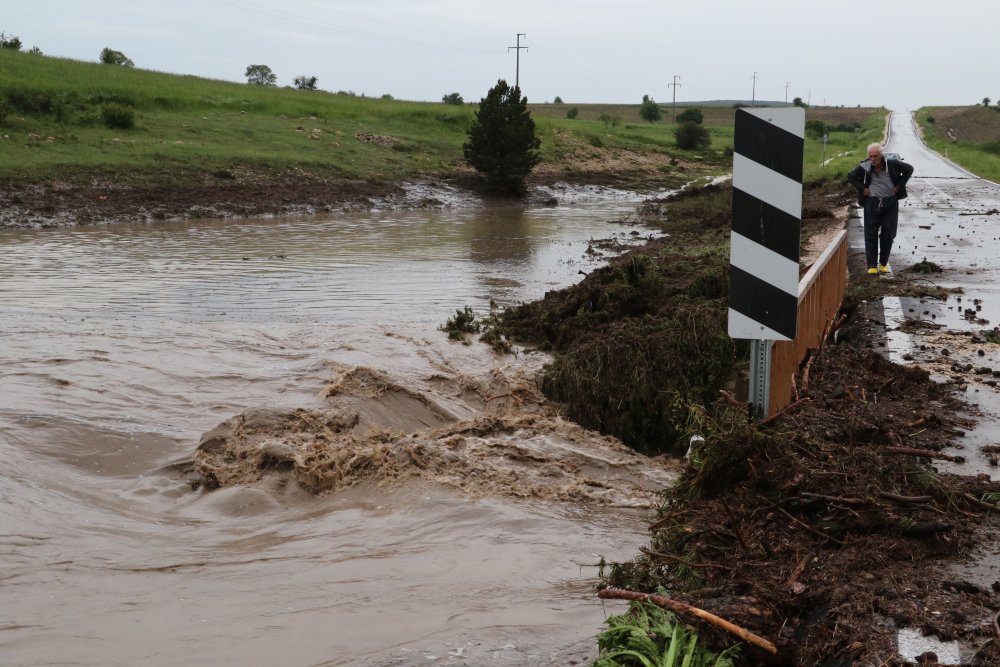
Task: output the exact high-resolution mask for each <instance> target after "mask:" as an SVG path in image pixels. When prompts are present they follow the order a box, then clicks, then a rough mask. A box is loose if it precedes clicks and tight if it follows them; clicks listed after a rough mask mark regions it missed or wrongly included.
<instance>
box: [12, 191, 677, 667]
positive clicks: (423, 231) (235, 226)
mask: <svg viewBox="0 0 1000 667" xmlns="http://www.w3.org/2000/svg"><path fill="white" fill-rule="evenodd" d="M631 205H632V202H628V201H627V200H624V199H619V200H617V201H615V202H612V203H611V204H600V203H593V202H591V203H587V204H581V205H580V206H573V207H568V206H564V207H551V208H542V209H537V210H534V209H529V210H524V209H515V208H511V209H491V210H486V211H471V210H465V211H453V212H452V211H432V212H419V213H402V214H371V215H353V216H352V215H345V216H330V217H316V218H298V219H266V220H246V221H206V222H196V223H194V222H188V223H167V224H157V225H148V226H147V225H135V226H118V227H104V228H76V229H57V230H44V231H17V232H0V251H2V253H3V258H4V261H3V262H2V263H0V339H2V341H3V345H2V347H0V378H2V385H0V501H2V502H3V507H4V509H3V512H2V514H0V558H2V559H3V561H4V564H5V566H4V569H3V571H2V572H0V599H3V601H4V602H3V604H2V605H0V654H2V655H3V656H4V663H5V664H49V663H59V664H81V665H89V664H95V665H96V664H100V665H134V664H145V665H173V664H177V663H178V662H181V661H183V662H190V663H193V664H262V665H263V664H276V663H278V662H281V663H282V664H303V665H304V664H330V665H349V664H370V665H389V664H393V665H408V664H463V663H462V662H461V661H469V662H471V663H472V664H476V663H482V662H486V661H491V662H499V663H500V664H546V662H545V660H548V659H549V658H551V659H552V660H556V661H558V660H559V658H558V656H559V655H565V654H564V653H562V652H563V651H565V650H566V647H570V646H573V645H576V644H578V643H579V642H580V641H581V640H585V639H586V638H587V637H589V636H590V635H592V634H593V632H594V630H595V629H596V628H597V626H599V625H600V623H601V620H602V613H601V609H600V607H599V606H598V605H597V604H596V603H595V602H593V600H592V596H591V595H590V586H591V585H592V583H593V580H592V577H593V575H594V573H595V570H594V569H593V568H584V567H582V565H584V564H587V565H593V564H594V563H596V562H597V560H598V556H596V555H594V554H595V553H600V554H603V555H605V556H608V557H615V556H624V555H627V554H629V553H631V552H632V551H633V550H634V548H635V547H636V546H637V545H638V543H639V542H640V541H641V537H642V533H643V531H642V522H643V521H644V520H645V518H646V514H645V513H644V512H642V511H639V510H635V509H628V508H626V507H624V506H623V505H627V504H629V502H625V501H622V502H616V503H614V504H617V505H618V506H617V507H613V506H608V505H607V503H606V502H604V503H603V504H602V502H597V501H595V502H593V503H590V502H589V501H588V502H584V503H583V504H578V503H567V502H559V501H557V500H539V499H537V498H536V499H535V500H533V501H527V500H523V499H522V500H518V499H516V498H514V497H511V495H510V494H507V495H505V494H504V493H503V489H502V488H499V487H498V485H497V484H494V485H493V486H490V485H489V484H485V483H484V484H482V485H480V486H477V487H475V488H476V489H478V490H479V492H478V493H472V492H471V491H472V490H473V489H472V487H471V486H470V487H469V488H466V489H465V490H464V491H463V490H462V489H463V487H462V485H461V484H455V483H452V484H451V487H453V488H449V487H448V486H442V485H441V484H440V483H439V482H440V480H442V479H444V478H445V477H446V475H445V473H447V472H448V469H449V466H448V464H447V461H448V459H447V458H441V457H437V458H434V457H432V456H430V455H429V453H433V452H434V451H435V450H434V448H435V447H436V443H438V442H445V440H437V439H436V438H439V439H440V438H445V437H446V436H447V438H449V439H447V443H449V446H453V445H455V443H456V442H457V440H456V439H455V438H456V437H457V436H454V434H455V433H458V432H460V431H461V428H462V427H461V424H462V423H463V422H461V420H463V419H465V420H473V419H474V417H475V414H476V412H477V411H479V410H486V409H487V407H489V408H490V409H494V408H496V406H497V405H498V402H497V401H494V400H493V399H494V398H496V396H493V395H488V394H489V393H490V392H486V393H480V394H476V393H475V392H474V391H472V390H471V389H468V387H470V386H472V384H474V383H475V378H481V377H484V376H486V375H488V374H489V373H491V372H494V371H495V369H497V368H502V369H503V372H504V373H507V374H508V375H510V376H513V375H514V374H516V373H530V372H532V371H533V370H535V369H537V368H538V366H539V365H540V364H541V363H543V362H544V359H543V358H541V357H540V356H539V355H527V356H525V355H522V356H521V357H519V358H517V359H512V358H506V359H503V358H498V357H495V356H494V355H493V354H492V352H490V351H488V350H486V349H485V348H484V347H483V346H481V345H478V344H477V345H472V346H468V347H466V346H463V345H461V344H457V343H453V342H449V341H447V340H446V339H445V336H444V334H442V333H441V332H440V331H438V330H437V327H438V325H440V324H441V323H442V322H443V321H444V320H445V319H446V318H447V317H448V316H449V315H450V314H452V313H453V312H454V310H455V309H456V308H459V307H462V306H464V305H470V306H472V307H473V308H474V309H476V310H479V311H485V310H486V309H487V308H488V306H489V303H490V302H491V301H496V302H499V303H501V304H509V303H513V302H516V301H520V300H528V299H532V298H537V297H539V296H541V295H542V294H543V293H544V292H545V291H546V290H548V289H552V288H555V287H559V286H562V285H566V284H569V283H570V282H573V281H575V280H576V279H577V277H578V273H579V272H580V271H584V272H587V271H590V270H592V269H593V268H594V267H595V266H597V265H598V264H600V263H601V259H600V257H595V256H594V255H593V254H592V253H587V252H586V250H587V242H588V241H589V240H590V239H592V238H594V239H597V238H606V237H608V236H612V235H615V236H617V237H619V238H620V239H621V240H623V241H628V240H629V239H631V238H633V237H635V236H637V235H641V236H644V235H646V234H648V230H644V229H642V228H634V227H623V226H620V225H608V224H607V221H608V220H611V219H616V218H620V217H622V216H624V215H626V214H627V213H628V211H629V210H630V207H631ZM356 368H360V369H377V373H378V374H381V375H380V377H381V376H384V377H387V378H391V381H392V383H393V385H392V386H394V387H397V388H398V389H399V391H398V392H397V393H398V394H399V396H403V397H404V398H405V397H416V398H415V399H413V400H410V399H409V398H407V400H409V401H410V403H412V404H413V405H414V406H416V407H412V408H408V407H407V405H408V403H406V402H405V401H403V400H402V399H399V400H397V401H396V402H388V399H389V398H392V396H391V395H390V396H388V397H386V396H385V395H384V394H382V395H379V396H378V397H374V398H373V396H374V395H373V396H368V395H365V396H363V397H348V398H351V399H352V400H354V399H355V398H356V399H357V400H356V402H355V403H353V404H352V405H355V407H357V406H358V405H362V404H363V407H364V409H366V410H368V411H369V412H370V413H371V414H372V415H375V417H373V419H376V421H377V418H378V417H379V416H380V415H381V416H385V415H389V416H391V417H392V418H394V419H398V420H399V423H400V424H407V423H410V422H413V420H417V421H420V420H421V419H422V420H424V422H426V421H427V420H430V421H432V422H434V419H431V418H430V417H427V418H424V417H421V414H422V413H421V412H420V410H424V409H431V408H433V410H435V411H436V412H434V414H435V415H439V414H440V415H446V416H447V418H445V417H441V419H440V422H441V423H437V422H435V423H428V424H427V427H428V428H431V427H435V428H437V427H441V430H440V432H439V431H434V430H431V431H421V432H420V433H413V434H412V435H408V436H406V437H407V438H408V440H406V444H407V446H418V445H419V447H422V448H423V449H421V450H419V451H421V452H423V453H424V454H423V456H422V457H420V456H418V457H417V459H415V460H417V461H421V462H422V461H423V459H427V461H430V460H431V459H434V460H435V461H437V467H436V468H432V467H430V466H429V467H428V468H427V469H426V470H425V469H421V470H420V471H419V472H421V473H424V474H423V476H421V475H416V474H407V475H403V476H402V477H400V473H399V472H398V466H397V468H392V469H391V471H392V475H388V473H386V474H383V476H382V477H372V478H371V481H368V482H365V481H364V480H363V479H362V480H361V481H360V482H358V483H353V484H352V485H350V486H348V487H345V488H343V489H341V490H339V491H337V492H336V493H329V492H328V493H324V494H319V495H317V494H315V493H310V492H307V491H306V490H305V489H304V488H303V487H302V486H301V485H300V484H299V482H298V481H297V480H295V479H294V478H288V477H281V476H276V475H270V474H265V475H264V476H263V477H262V478H260V479H257V481H255V482H254V483H252V484H240V485H236V486H229V487H225V488H221V489H218V490H214V491H207V490H205V489H204V488H201V489H195V488H194V487H196V486H197V483H195V482H194V481H193V479H192V477H191V460H192V456H193V455H194V453H195V447H196V446H197V444H198V441H199V438H200V436H201V434H202V433H205V432H207V431H210V430H211V429H213V428H215V427H216V426H217V425H218V424H220V423H223V422H225V421H226V420H228V419H230V418H231V417H233V415H237V414H241V413H243V412H244V411H247V410H252V409H256V408H266V409H267V410H271V411H275V412H276V413H279V414H296V415H298V414H306V415H311V414H319V413H321V412H322V411H323V410H326V409H329V407H330V403H329V400H328V398H327V396H326V393H325V392H328V385H329V383H330V382H331V381H332V380H333V379H335V378H336V377H337V375H338V373H343V372H344V371H345V369H356ZM374 372H375V371H373V373H374ZM504 377H506V376H504ZM484 391H485V390H484ZM491 391H492V390H491ZM507 391H508V393H511V394H512V395H513V393H512V392H513V390H512V389H510V388H509V386H508V388H507ZM376 399H379V400H381V401H382V402H381V403H380V402H378V400H376ZM344 400H347V399H344ZM414 401H415V402H414ZM507 404H508V407H511V406H513V407H516V406H517V402H516V401H515V400H513V399H508V400H507ZM420 406H423V407H420ZM427 406H430V407H427ZM418 408H419V410H418ZM407 410H410V412H409V413H407ZM366 414H368V413H366ZM407 414H409V419H410V421H409V422H408V421H407ZM505 414H506V413H505ZM435 419H436V418H435ZM497 419H499V418H497ZM503 419H505V420H507V421H504V422H503V423H504V428H505V429H507V432H505V433H504V434H502V435H500V434H498V435H492V434H491V433H489V432H488V431H485V430H476V431H475V437H472V436H462V437H466V438H467V442H466V443H465V444H466V445H467V446H466V447H465V449H461V450H459V449H453V450H450V451H449V452H445V453H443V454H442V455H441V456H445V455H447V456H465V457H469V456H480V455H483V454H482V453H483V452H488V453H490V455H491V456H493V457H494V459H495V462H494V463H493V464H491V465H492V466H494V467H493V468H491V469H496V470H499V471H500V472H498V473H496V475H500V474H501V473H504V474H506V472H505V469H504V468H503V465H504V464H503V461H505V460H508V459H510V460H515V459H516V464H517V465H519V466H531V465H533V463H532V461H533V460H534V459H537V458H538V457H545V456H548V457H551V458H552V461H553V462H558V460H559V459H561V458H562V457H563V456H564V453H571V454H572V456H574V457H577V458H578V459H579V461H580V462H579V463H576V464H573V466H569V465H564V466H563V468H566V469H567V471H568V472H567V473H566V474H567V475H570V474H576V473H575V472H574V471H575V470H576V469H580V470H583V471H584V472H586V473H587V474H594V475H596V474H600V475H604V476H605V478H607V479H614V478H615V477H616V476H622V477H623V478H628V479H629V480H631V482H630V483H632V484H635V485H636V486H637V487H639V486H641V485H642V484H646V485H647V486H655V484H657V483H661V482H662V481H663V480H664V479H666V477H665V476H664V475H665V474H666V473H664V471H662V470H661V469H659V468H657V467H656V466H653V465H652V464H650V468H649V470H644V469H643V465H644V464H641V463H635V462H632V461H631V459H629V460H628V462H625V463H623V462H621V461H618V459H616V458H615V457H622V456H624V455H622V454H621V453H620V452H618V451H617V450H614V451H613V455H612V454H609V452H612V450H609V449H608V446H609V445H608V443H607V442H606V440H605V439H603V438H600V437H598V436H593V437H592V438H591V437H590V436H588V435H586V434H585V433H583V432H577V431H572V432H569V431H567V429H566V428H564V427H562V426H559V425H558V424H556V423H555V422H553V421H551V419H549V418H548V417H546V418H545V419H542V418H540V417H532V421H531V427H530V428H528V427H526V426H524V424H522V423H521V422H517V421H516V416H515V415H508V416H505V417H503ZM452 420H459V421H457V424H458V425H457V426H456V425H455V424H453V423H452ZM501 421H502V420H501ZM414 423H416V422H414ZM470 423H471V422H470ZM498 423H499V422H498ZM526 423H527V422H526ZM477 424H478V422H477ZM418 426H423V423H421V424H418ZM359 428H360V427H359ZM370 428H375V427H374V426H371V427H370ZM408 428H409V427H408ZM448 428H450V429H451V431H448V432H447V433H445V430H447V429H448ZM474 428H479V427H478V426H475V427H470V429H474ZM462 432H463V433H464V431H462ZM317 433H318V431H317ZM376 436H378V434H377V433H374V435H373V434H370V433H367V432H366V433H359V434H358V437H372V438H375V437H376ZM392 437H393V438H397V440H394V441H392V442H403V440H400V439H399V438H402V437H403V436H402V435H401V434H400V435H394V436H392ZM387 442H388V441H387ZM442 451H444V450H442ZM466 451H468V452H469V453H465V452H466ZM511 452H513V454H512V453H511ZM525 457H527V458H525ZM532 457H534V458H532ZM442 461H443V463H442ZM622 461H625V459H624V458H623V459H622ZM463 465H465V466H466V469H473V468H474V466H472V465H471V464H470V463H469V459H465V460H464V463H463ZM540 465H541V463H539V466H540ZM553 465H554V463H553ZM497 466H500V467H497ZM570 468H572V470H570ZM387 470H388V468H387ZM428 471H430V472H428ZM594 471H599V472H594ZM411 472H412V471H411ZM431 473H433V474H431ZM467 474H473V475H474V473H467ZM387 475H388V476H387ZM453 477H454V475H453ZM503 479H506V478H503V477H496V478H495V480H503ZM495 480H494V481H495ZM567 480H569V481H565V483H566V484H570V483H573V480H570V479H569V477H567ZM451 481H452V482H454V479H452V480H451ZM593 484H594V482H593V481H591V480H588V481H586V482H585V484H584V485H585V486H586V485H593ZM650 490H651V489H644V490H637V491H636V492H635V497H639V496H641V495H642V494H643V493H648V492H649V491H650ZM609 493H610V491H609ZM514 495H516V494H514ZM545 497H551V498H560V497H562V496H560V494H558V493H552V494H551V495H550V496H545ZM581 497H582V496H581ZM609 497H610V496H609ZM594 498H597V499H598V500H600V498H601V497H600V496H596V495H595V496H594ZM626 500H627V499H626Z"/></svg>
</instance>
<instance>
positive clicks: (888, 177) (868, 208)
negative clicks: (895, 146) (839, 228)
mask: <svg viewBox="0 0 1000 667" xmlns="http://www.w3.org/2000/svg"><path fill="white" fill-rule="evenodd" d="M912 175H913V167H912V166H911V165H908V164H906V163H905V162H903V161H902V160H896V159H891V158H890V159H888V160H887V159H885V158H884V157H883V156H882V146H881V145H880V144H871V145H869V146H868V159H867V160H863V161H862V162H861V164H859V165H858V166H857V167H855V168H854V169H853V170H851V173H849V174H848V175H847V180H848V181H850V182H851V185H853V186H854V187H855V188H857V189H858V205H859V206H861V207H862V208H863V209H864V212H865V213H864V215H865V217H864V221H865V260H866V261H867V263H868V273H869V274H870V275H875V274H877V273H889V272H890V271H891V270H892V269H890V268H889V252H890V251H891V250H892V240H893V239H894V238H896V224H897V222H898V220H899V200H900V199H905V198H906V182H907V181H909V180H910V176H912Z"/></svg>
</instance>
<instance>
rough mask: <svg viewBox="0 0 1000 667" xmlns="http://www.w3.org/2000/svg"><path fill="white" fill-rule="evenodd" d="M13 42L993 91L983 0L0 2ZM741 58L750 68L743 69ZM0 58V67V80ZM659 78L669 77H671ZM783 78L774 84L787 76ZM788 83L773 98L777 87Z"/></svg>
mask: <svg viewBox="0 0 1000 667" xmlns="http://www.w3.org/2000/svg"><path fill="white" fill-rule="evenodd" d="M3 4H4V7H3V9H2V11H0V31H2V32H5V33H6V34H7V35H17V36H18V37H20V38H21V41H22V42H23V43H24V48H25V49H26V50H27V49H29V48H31V47H32V46H37V47H38V48H40V49H41V50H42V51H43V52H44V53H45V54H47V55H53V56H62V57H68V58H75V59H78V60H87V61H96V60H97V59H98V56H99V54H100V51H101V49H102V48H104V47H110V48H112V49H115V50H118V51H122V52H123V53H124V54H125V55H126V56H128V57H129V58H131V59H132V60H133V61H134V62H135V65H136V67H139V68H144V69H153V70H160V71H164V72H172V73H177V74H194V75H198V76H204V77H209V78H215V79H224V80H228V81H236V82H245V81H246V77H245V71H246V68H247V66H248V65H251V64H261V65H267V66H269V67H270V68H271V69H272V70H273V71H274V73H275V74H277V76H278V84H279V85H291V84H292V80H293V78H294V77H296V76H298V75H307V76H316V77H318V87H319V88H322V89H324V90H331V91H338V90H352V91H355V92H357V93H359V94H360V93H364V94H366V95H369V96H380V95H383V94H386V93H388V94H391V95H392V96H394V97H396V98H397V99H408V100H430V101H439V100H440V99H441V96H442V95H445V94H447V93H452V92H457V93H460V94H461V95H462V96H463V97H464V98H465V100H466V101H478V100H479V99H480V98H481V97H483V96H484V95H485V94H486V91H487V90H488V89H489V88H490V87H491V86H492V85H494V84H495V83H496V81H497V79H500V78H504V79H507V81H509V82H510V83H513V82H514V80H515V78H516V59H515V54H516V51H515V50H514V49H509V48H508V47H512V46H515V45H516V44H517V41H516V40H517V33H524V36H523V37H521V45H522V46H526V47H528V48H527V50H522V51H520V54H521V58H520V83H521V89H522V91H523V93H524V94H525V95H526V96H527V97H528V99H529V101H532V102H548V101H552V99H553V98H554V97H555V96H557V95H558V96H560V97H561V98H562V99H563V100H564V101H565V102H568V103H569V102H608V103H613V102H623V103H638V102H640V101H641V100H642V96H643V95H650V96H651V97H653V98H654V99H655V100H657V101H658V102H664V103H667V102H670V101H671V99H672V95H673V93H674V92H675V90H676V93H677V101H678V103H680V102H683V101H686V100H712V99H738V98H743V99H750V98H751V96H755V97H756V99H758V100H777V101H784V100H786V99H787V100H788V101H791V100H792V99H793V98H795V97H801V98H802V99H803V100H808V101H810V102H812V103H813V104H814V105H820V104H827V105H845V106H855V105H859V104H860V105H862V106H879V105H884V106H886V107H889V108H890V109H894V110H897V111H904V110H908V109H915V108H917V107H920V106H926V105H963V104H972V103H976V102H979V101H981V100H982V99H983V97H990V98H991V99H992V100H994V101H997V100H998V99H1000V50H998V49H997V33H998V30H1000V2H997V1H996V0H951V1H950V2H941V1H939V0H938V1H935V2H931V1H930V0H910V1H908V2H901V1H899V0H879V1H878V2H860V3H859V2H815V1H813V0H703V1H700V2H699V1H697V0H687V1H685V2H670V1H668V0H175V1H170V0H159V1H156V2H154V1H147V0H129V1H126V0H73V1H70V0H51V1H49V0H28V1H22V2H15V1H14V0H5V1H4V3H3ZM755 73H756V79H755V77H754V74H755ZM2 75H3V73H2V72H0V77H2ZM674 75H677V76H679V77H680V78H679V79H678V80H677V82H678V83H680V84H681V85H680V87H678V88H676V89H673V88H671V87H670V85H669V84H671V83H672V82H673V81H674ZM786 84H787V88H786ZM786 94H787V98H786Z"/></svg>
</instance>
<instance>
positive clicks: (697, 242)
mask: <svg viewBox="0 0 1000 667" xmlns="http://www.w3.org/2000/svg"><path fill="white" fill-rule="evenodd" d="M696 192H697V194H695V195H685V196H684V197H681V198H678V199H677V200H676V201H675V202H674V203H673V204H672V205H671V206H670V207H667V206H665V205H664V203H663V202H649V203H648V204H647V205H646V206H645V207H644V209H643V222H644V223H645V224H660V225H661V226H662V227H664V228H666V229H669V233H670V236H669V237H666V238H663V239H658V240H655V241H651V242H650V243H648V244H646V245H645V246H643V247H642V248H641V249H639V250H634V251H632V252H629V253H627V254H625V255H623V256H621V257H619V258H617V259H615V260H612V261H611V262H610V264H609V265H608V266H606V267H603V268H601V269H597V270H595V271H593V272H592V273H591V274H589V275H588V276H587V277H586V279H585V280H583V281H582V282H581V283H580V284H578V285H575V286H573V287H569V288H567V289H563V290H558V291H553V292H549V293H548V294H546V295H545V297H544V298H543V299H542V300H540V301H537V302H533V303H529V304H523V305H521V306H519V307H516V308H511V309H508V310H507V311H505V312H504V313H503V315H502V317H501V322H502V326H503V327H504V331H505V332H506V333H507V334H508V335H509V337H511V338H513V339H517V340H521V341H527V342H529V343H531V344H534V345H538V346H539V347H542V348H544V349H549V350H553V351H555V352H556V353H557V354H556V357H555V359H554V361H553V362H552V363H551V364H549V365H548V366H547V368H546V370H545V372H544V373H543V376H542V378H541V380H540V386H541V388H542V390H543V391H544V392H545V395H546V396H548V397H549V398H550V399H552V400H555V401H557V402H559V403H561V404H562V405H563V406H565V409H566V411H567V414H568V416H569V417H570V418H571V419H573V420H574V421H576V422H578V423H580V424H581V425H583V426H585V427H587V428H591V429H595V430H599V431H600V432H602V433H607V434H612V435H615V436H617V437H619V438H621V439H622V440H623V441H624V442H625V443H627V444H628V445H630V446H631V447H633V448H635V449H637V450H639V451H642V452H646V453H661V452H669V451H674V452H677V451H679V444H678V443H679V440H680V438H681V436H682V432H683V429H682V428H681V422H682V420H683V416H684V413H685V412H686V407H685V403H686V402H687V401H696V402H704V401H709V400H713V399H714V397H715V396H716V395H717V392H718V389H719V387H721V386H722V385H723V383H724V382H726V380H727V379H728V378H729V377H731V376H732V374H733V372H734V369H735V366H736V359H737V356H738V351H737V350H736V348H735V347H734V344H733V342H732V341H731V340H730V339H729V337H728V336H727V335H726V327H725V317H726V313H727V306H726V298H727V293H728V280H729V279H728V263H729V255H728V247H727V244H726V241H727V240H728V234H729V228H728V213H727V208H728V205H729V204H728V202H729V194H728V189H727V188H720V187H711V188H707V189H705V190H704V191H696ZM694 198H697V199H698V206H697V207H692V208H697V210H698V211H700V217H698V218H697V221H696V222H691V217H690V216H689V215H687V211H688V207H687V206H686V203H687V201H688V200H689V199H694Z"/></svg>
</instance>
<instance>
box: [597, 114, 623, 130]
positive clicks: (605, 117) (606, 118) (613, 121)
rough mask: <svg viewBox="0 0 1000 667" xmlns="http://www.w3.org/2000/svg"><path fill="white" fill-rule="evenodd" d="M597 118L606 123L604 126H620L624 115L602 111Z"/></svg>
mask: <svg viewBox="0 0 1000 667" xmlns="http://www.w3.org/2000/svg"><path fill="white" fill-rule="evenodd" d="M597 120H599V121H601V122H602V123H604V127H618V124H619V123H620V122H622V117H621V116H619V115H617V114H613V113H602V114H601V115H600V117H599V118H598V119H597Z"/></svg>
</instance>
